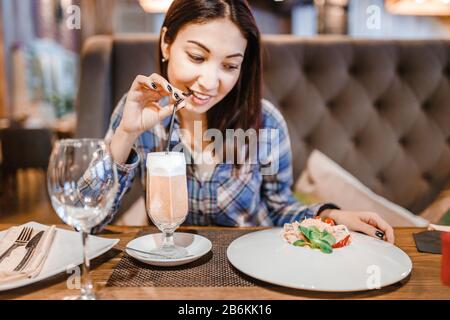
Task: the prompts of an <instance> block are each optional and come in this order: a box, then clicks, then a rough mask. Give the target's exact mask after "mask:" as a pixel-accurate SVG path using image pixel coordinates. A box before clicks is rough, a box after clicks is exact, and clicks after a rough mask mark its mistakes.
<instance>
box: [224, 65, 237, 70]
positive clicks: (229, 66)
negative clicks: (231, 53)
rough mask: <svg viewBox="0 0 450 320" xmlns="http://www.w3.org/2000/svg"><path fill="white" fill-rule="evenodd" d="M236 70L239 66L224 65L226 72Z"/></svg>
mask: <svg viewBox="0 0 450 320" xmlns="http://www.w3.org/2000/svg"><path fill="white" fill-rule="evenodd" d="M238 68H239V66H235V65H232V64H226V65H225V69H227V70H236V69H238Z"/></svg>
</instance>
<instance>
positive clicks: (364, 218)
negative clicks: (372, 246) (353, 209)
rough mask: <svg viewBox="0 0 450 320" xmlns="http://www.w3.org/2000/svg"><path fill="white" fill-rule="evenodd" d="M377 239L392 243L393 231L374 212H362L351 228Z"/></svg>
mask: <svg viewBox="0 0 450 320" xmlns="http://www.w3.org/2000/svg"><path fill="white" fill-rule="evenodd" d="M353 229H354V230H355V231H361V232H364V233H365V234H367V235H369V236H372V237H374V238H377V239H381V240H386V241H388V242H390V243H394V230H393V229H392V227H391V226H390V225H389V224H388V223H387V222H386V221H384V220H383V219H382V218H381V217H380V216H379V215H377V214H376V213H374V212H364V213H362V214H361V215H360V220H359V221H358V222H357V223H356V225H355V226H354V228H353Z"/></svg>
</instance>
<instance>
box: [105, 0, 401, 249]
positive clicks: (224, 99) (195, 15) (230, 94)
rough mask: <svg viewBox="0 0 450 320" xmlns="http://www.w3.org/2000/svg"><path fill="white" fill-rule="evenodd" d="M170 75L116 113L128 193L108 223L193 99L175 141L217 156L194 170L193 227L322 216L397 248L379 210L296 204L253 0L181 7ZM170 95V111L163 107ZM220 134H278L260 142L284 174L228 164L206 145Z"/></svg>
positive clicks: (167, 38) (115, 149)
mask: <svg viewBox="0 0 450 320" xmlns="http://www.w3.org/2000/svg"><path fill="white" fill-rule="evenodd" d="M160 71H161V72H160V74H156V73H155V74H152V75H150V76H143V75H139V76H137V77H136V79H135V80H134V82H133V84H132V85H131V88H130V90H129V92H128V93H127V95H126V96H125V97H123V98H122V100H121V101H120V102H119V104H118V106H117V108H116V110H115V111H114V113H113V115H112V118H111V128H110V131H109V132H108V134H107V140H108V141H110V147H111V153H112V157H113V158H114V161H115V162H116V163H117V164H118V168H119V178H120V192H119V194H118V196H117V198H116V201H115V206H114V208H113V210H112V211H111V213H110V215H109V216H108V218H107V219H106V220H105V221H104V224H107V223H108V222H110V221H111V220H112V218H113V217H114V214H115V212H116V211H117V208H118V206H119V204H120V201H121V199H122V197H123V195H124V194H125V192H126V191H127V190H128V189H129V187H130V185H131V182H132V180H133V178H134V177H135V175H136V173H137V172H140V174H141V178H142V180H143V182H145V170H146V169H145V155H146V154H147V153H148V152H153V151H159V150H162V149H163V148H164V146H165V143H166V140H167V137H166V135H167V132H168V123H169V122H170V121H169V120H170V117H169V115H171V114H172V111H173V109H174V104H175V102H177V101H179V100H180V99H182V98H183V99H184V101H182V102H181V103H180V104H179V105H178V108H177V110H176V114H175V123H174V134H173V135H172V137H170V141H172V143H173V142H175V143H180V142H181V144H182V145H183V146H185V147H186V149H187V150H190V152H191V154H193V155H198V154H200V155H202V156H204V157H209V159H212V162H209V164H195V163H194V164H193V165H188V168H187V179H188V193H189V214H188V216H187V219H186V223H188V224H199V225H209V224H218V225H225V226H254V225H260V226H271V225H277V226H282V225H283V224H284V223H288V222H292V221H294V220H302V219H304V218H307V217H313V216H317V215H320V216H321V217H323V218H326V217H329V218H331V219H333V220H334V221H335V222H336V223H337V224H344V225H346V226H347V227H348V228H349V229H351V230H354V231H360V232H364V233H366V234H368V235H370V236H373V237H377V238H381V239H384V240H386V241H389V242H391V243H393V242H394V233H393V230H392V228H391V227H390V226H389V225H388V224H387V223H386V222H385V221H384V220H383V219H381V218H380V217H379V216H378V215H377V214H376V213H373V212H347V211H343V210H339V209H338V208H337V207H336V206H334V205H332V204H316V205H312V206H305V205H303V204H301V203H299V202H298V201H297V200H295V198H294V197H293V195H292V192H291V186H292V182H293V181H292V165H291V150H290V141H289V136H288V132H287V127H286V123H285V121H284V119H283V117H282V115H281V114H280V113H279V112H278V111H277V109H276V108H275V107H273V106H272V105H271V104H270V103H269V102H268V101H266V100H263V99H262V98H261V72H262V70H261V55H260V34H259V31H258V29H257V27H256V24H255V21H254V18H253V16H252V14H251V12H250V9H249V6H248V4H247V2H246V1H245V0H175V1H174V2H173V4H172V5H171V7H170V9H169V11H168V12H167V15H166V18H165V21H164V23H163V27H162V30H161V36H160ZM164 97H166V100H167V98H168V105H167V106H165V107H163V106H162V105H160V101H161V99H162V98H164ZM198 124H200V126H198ZM212 128H214V129H218V130H220V132H222V133H224V136H225V131H226V130H227V129H236V130H237V129H242V130H244V131H245V130H252V129H254V130H258V129H275V130H277V131H278V136H277V139H260V141H259V143H260V144H263V145H264V146H263V148H266V150H277V151H278V152H277V153H276V154H275V153H274V154H269V155H268V157H269V158H270V159H272V161H273V160H274V162H275V163H277V167H276V171H275V172H271V173H270V174H264V170H263V169H264V168H265V167H263V161H260V162H258V163H256V165H251V166H248V165H245V164H244V165H241V164H239V163H234V164H230V163H228V162H225V161H223V159H224V158H223V157H220V156H218V155H217V154H218V153H216V152H212V151H211V150H208V148H207V142H208V141H205V140H204V139H202V137H203V133H204V132H205V131H206V130H207V129H212ZM195 130H200V131H201V133H202V134H200V135H195ZM199 136H200V138H198V137H199ZM225 143H226V146H225V148H224V154H227V152H229V150H232V149H229V143H230V141H229V140H226V141H225ZM246 146H248V144H246ZM234 148H235V147H234ZM227 150H228V151H227ZM246 150H247V151H248V150H249V148H247V149H246ZM249 153H250V151H248V153H247V159H248V154H249ZM275 157H276V159H274V158H275ZM269 158H266V159H265V160H267V159H269ZM233 159H236V158H233ZM259 160H261V159H259ZM264 163H265V164H267V161H266V162H264ZM271 163H272V162H271ZM144 186H145V183H144ZM104 224H103V225H104Z"/></svg>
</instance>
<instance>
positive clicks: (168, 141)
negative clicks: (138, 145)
mask: <svg viewBox="0 0 450 320" xmlns="http://www.w3.org/2000/svg"><path fill="white" fill-rule="evenodd" d="M191 94H192V91H189V92H188V93H184V92H183V96H185V97H189V96H190V95H191ZM183 101H184V99H180V100H178V101H177V102H175V105H174V106H173V111H172V119H171V120H170V127H169V138H168V139H167V146H166V153H167V152H169V151H170V140H171V138H172V130H173V122H174V120H175V112H176V111H177V107H178V105H179V104H180V103H181V102H183Z"/></svg>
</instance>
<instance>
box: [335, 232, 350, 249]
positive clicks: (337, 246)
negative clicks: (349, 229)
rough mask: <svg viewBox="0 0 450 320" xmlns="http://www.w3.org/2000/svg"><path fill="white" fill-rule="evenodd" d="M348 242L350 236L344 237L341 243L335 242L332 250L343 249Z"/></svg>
mask: <svg viewBox="0 0 450 320" xmlns="http://www.w3.org/2000/svg"><path fill="white" fill-rule="evenodd" d="M349 240H350V235H348V236H346V237H345V238H344V239H342V240H341V241H339V242H336V243H335V244H334V245H333V248H334V249H336V248H342V247H345V246H346V245H348V244H349Z"/></svg>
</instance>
